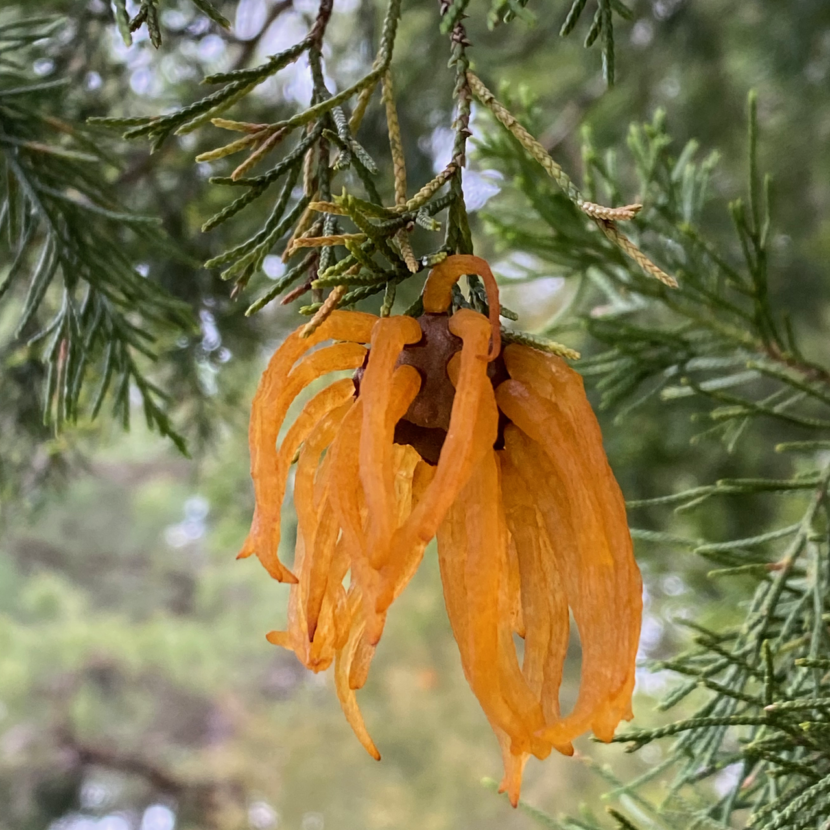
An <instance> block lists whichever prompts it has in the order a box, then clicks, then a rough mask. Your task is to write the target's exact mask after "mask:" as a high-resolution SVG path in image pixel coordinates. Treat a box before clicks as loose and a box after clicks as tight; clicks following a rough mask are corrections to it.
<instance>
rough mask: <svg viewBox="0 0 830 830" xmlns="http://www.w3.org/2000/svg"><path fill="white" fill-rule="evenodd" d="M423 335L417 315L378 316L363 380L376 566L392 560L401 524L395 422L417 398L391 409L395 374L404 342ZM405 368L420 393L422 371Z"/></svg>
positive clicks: (366, 482)
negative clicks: (394, 536)
mask: <svg viewBox="0 0 830 830" xmlns="http://www.w3.org/2000/svg"><path fill="white" fill-rule="evenodd" d="M421 337H422V333H421V327H420V326H419V325H418V321H417V320H415V319H414V318H412V317H401V316H398V317H386V318H382V319H380V320H378V321H377V323H376V324H375V327H374V329H373V330H372V342H371V347H370V349H369V363H368V365H367V366H366V371H365V373H364V375H363V378H362V380H361V399H362V400H363V426H362V430H361V433H360V481H361V484H362V485H363V492H364V493H365V495H366V508H367V509H368V511H369V516H370V517H371V520H370V522H369V529H368V538H367V543H368V551H369V562H370V564H371V566H372V567H373V568H374V569H375V570H378V569H379V568H380V567H381V565H383V564H384V563H385V562H386V560H387V559H388V557H389V545H390V543H391V541H392V534H393V532H394V531H395V528H396V524H395V516H396V513H395V479H394V471H393V469H392V446H393V441H394V432H395V424H396V423H397V421H398V420H399V419H400V418H401V417H402V416H403V415H404V413H405V412H406V410H407V409H408V408H409V404H410V403H411V402H412V400H411V399H410V400H407V401H406V402H405V403H406V405H405V406H404V407H403V410H400V407H399V406H398V407H396V410H397V411H396V412H394V413H392V412H390V401H391V397H392V384H391V378H392V373H393V372H394V371H395V364H396V362H397V360H398V357H399V355H400V353H401V350H402V349H403V347H404V346H405V345H408V344H412V343H417V342H418V341H419V340H420V339H421ZM401 368H403V367H401ZM406 368H407V369H408V373H407V375H406V377H408V378H410V387H411V386H412V384H414V393H415V394H417V391H418V389H419V388H420V385H421V381H420V375H419V374H418V372H417V370H416V369H414V368H413V367H411V366H409V367H406ZM412 397H413V398H414V394H413V396H412Z"/></svg>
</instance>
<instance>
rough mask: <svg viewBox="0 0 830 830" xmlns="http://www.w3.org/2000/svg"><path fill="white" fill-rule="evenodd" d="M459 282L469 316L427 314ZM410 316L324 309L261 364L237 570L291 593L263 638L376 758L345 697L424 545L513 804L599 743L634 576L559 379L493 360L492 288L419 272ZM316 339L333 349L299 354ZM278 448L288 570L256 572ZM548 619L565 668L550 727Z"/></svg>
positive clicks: (277, 498)
mask: <svg viewBox="0 0 830 830" xmlns="http://www.w3.org/2000/svg"><path fill="white" fill-rule="evenodd" d="M464 274H478V275H479V276H481V277H482V278H484V280H485V285H486V287H487V292H488V302H489V307H490V317H489V319H488V318H487V317H484V316H483V315H482V314H479V313H478V312H476V311H472V310H470V309H461V310H459V311H456V312H455V313H454V314H452V315H450V314H448V309H449V308H450V303H451V297H452V287H453V285H454V284H455V282H456V281H457V280H458V279H459V277H460V276H462V275H464ZM423 302H424V315H423V316H422V317H420V318H418V319H415V318H412V317H405V316H395V317H386V318H379V317H375V316H374V315H371V314H365V313H360V312H350V311H335V312H334V313H333V314H332V315H331V316H330V317H329V318H328V319H327V320H326V321H325V322H324V323H323V324H322V325H321V326H320V327H319V328H318V329H317V330H316V331H315V332H314V333H313V334H312V335H311V336H309V337H307V338H303V337H302V336H301V334H300V332H299V331H297V332H295V333H293V334H291V335H290V336H289V337H288V338H287V340H286V341H285V343H283V345H282V346H280V348H279V349H278V350H277V351H276V353H275V354H274V356H273V357H272V359H271V362H270V363H269V365H268V368H267V369H266V371H265V373H264V374H263V376H262V380H261V382H260V385H259V389H258V390H257V393H256V397H255V399H254V405H253V410H252V414H251V426H250V447H251V472H252V476H253V481H254V488H255V493H256V510H255V513H254V518H253V523H252V526H251V531H250V533H249V535H248V538H247V540H246V542H245V545H244V547H243V549H242V552H241V553H240V556H241V557H244V556H249V555H251V554H252V553H255V554H256V555H257V556H258V557H259V559H260V561H261V562H262V564H263V565H264V566H265V568H266V569H267V570H268V572H269V573H270V574H271V575H272V576H273V577H274V578H276V579H278V580H280V581H281V582H289V583H292V584H291V593H290V598H289V606H288V625H287V628H286V630H285V631H275V632H271V633H270V634H269V635H268V639H269V641H270V642H272V643H274V644H277V645H281V646H284V647H285V648H288V649H291V650H293V651H294V652H295V653H296V655H297V657H298V658H299V659H300V661H301V662H302V663H303V664H304V665H305V666H307V667H308V668H309V669H312V670H313V671H322V670H324V669H326V668H328V667H329V665H330V664H331V663H332V661H334V663H335V669H334V674H335V685H336V689H337V694H338V697H339V699H340V702H341V704H342V707H343V710H344V712H345V714H346V717H347V719H348V721H349V723H350V724H351V726H352V728H353V729H354V731H355V733H356V735H357V737H358V738H359V739H360V741H361V743H362V744H363V746H364V747H365V748H366V749H367V751H368V752H369V753H370V754H371V755H372V756H373V757H375V758H378V759H379V758H380V754H379V753H378V751H377V748H376V747H375V745H374V743H373V741H372V739H371V738H370V736H369V733H368V731H367V729H366V726H365V724H364V721H363V717H362V715H361V713H360V710H359V708H358V705H357V701H356V697H355V691H356V690H357V689H360V688H361V687H362V686H363V685H364V683H365V682H366V679H367V676H368V672H369V667H370V664H371V661H372V658H373V656H374V653H375V648H376V646H377V644H378V641H379V640H380V638H381V634H382V633H383V627H384V623H385V620H386V614H387V611H388V609H389V607H390V605H391V604H392V602H393V601H394V600H395V598H396V597H397V596H398V595H399V594H400V593H401V591H403V589H404V588H405V587H406V585H407V583H408V582H409V580H410V579H411V578H412V576H413V574H414V573H415V571H416V570H417V568H418V565H419V564H420V561H421V559H422V558H423V554H424V549H425V547H426V545H427V543H428V542H429V541H430V540H431V539H432V538H433V537H436V536H437V540H438V559H439V563H440V570H441V578H442V582H443V586H444V597H445V601H446V606H447V611H448V614H449V618H450V622H451V624H452V629H453V633H454V635H455V639H456V641H457V642H458V647H459V651H460V652H461V661H462V665H463V668H464V674H465V676H466V678H467V680H468V682H469V684H470V686H471V688H472V690H473V692H474V693H475V695H476V697H477V698H478V700H479V702H480V704H481V706H482V708H483V709H484V712H485V714H486V715H487V718H488V720H489V721H490V724H491V726H492V728H493V730H494V732H495V733H496V735H497V737H498V739H499V742H500V744H501V748H502V754H503V759H504V767H505V776H504V780H503V782H502V790H506V791H507V792H508V794H509V796H510V800H511V802H512V803H513V804H514V805H515V804H516V803H517V801H518V798H519V790H520V787H521V779H522V772H523V769H524V765H525V762H526V761H527V759H528V758H529V756H530V755H531V754H532V755H535V756H536V757H537V758H545V757H546V756H547V755H548V754H550V751H551V749H557V750H558V751H560V752H562V753H565V754H570V753H572V752H573V749H572V746H571V741H572V740H573V739H574V738H576V737H577V736H578V735H580V734H582V733H584V732H586V731H588V730H593V732H594V734H595V735H596V736H597V737H598V738H600V739H601V740H604V741H608V740H610V738H611V737H612V735H613V732H614V729H615V728H616V726H617V724H618V723H619V721H620V720H621V719H630V718H631V716H632V712H631V695H632V690H633V687H634V660H635V655H636V651H637V644H638V639H639V632H640V619H641V613H642V599H641V581H640V574H639V570H638V568H637V565H636V563H635V561H634V557H633V553H632V546H631V538H630V535H629V532H628V525H627V522H626V516H625V507H624V503H623V499H622V495H621V493H620V490H619V487H618V485H617V483H616V481H615V479H614V476H613V473H612V472H611V469H610V468H609V466H608V462H607V460H606V457H605V453H604V451H603V447H602V436H601V434H600V430H599V426H598V424H597V421H596V418H595V417H594V414H593V412H592V410H591V408H590V405H589V404H588V401H587V399H586V397H585V392H584V390H583V387H582V380H581V378H580V376H579V375H578V374H577V373H576V372H574V371H573V370H572V369H570V368H569V367H568V366H567V365H566V364H565V363H564V362H563V361H562V360H561V359H560V358H558V357H554V356H551V355H547V354H543V353H541V352H538V351H536V350H534V349H531V348H527V347H525V346H519V345H515V344H511V345H508V346H507V347H506V348H505V349H504V350H503V351H502V350H501V348H500V337H499V325H498V314H499V303H498V291H497V288H496V284H495V280H494V279H493V276H492V273H491V272H490V269H489V267H488V266H487V263H486V262H484V260H482V259H479V258H478V257H474V256H460V255H459V256H450V257H448V258H447V259H446V260H444V262H442V263H441V264H440V265H438V266H436V267H435V268H434V269H433V270H432V272H431V274H430V276H429V278H428V280H427V283H426V286H425V289H424V295H423ZM326 340H334V341H339V342H336V343H335V344H334V345H330V346H327V347H325V348H321V349H318V350H315V351H311V350H312V348H313V347H315V346H317V345H318V344H320V343H322V342H324V341H326ZM365 344H369V345H368V348H367V346H366V345H365ZM298 361H299V362H298ZM343 370H351V371H354V372H355V375H354V377H353V378H346V379H343V380H336V381H334V382H333V383H331V384H330V385H328V386H326V387H325V388H323V389H322V390H321V391H319V392H317V394H315V395H314V396H313V397H312V398H311V399H310V400H309V401H308V402H307V403H306V405H305V407H304V408H303V410H302V411H301V413H300V415H299V416H298V417H297V418H296V420H295V421H294V423H293V424H292V425H291V427H290V429H288V431H287V432H286V433H285V437H284V438H283V439H282V442H278V438H279V434H280V431H281V428H282V425H283V422H284V420H285V418H286V414H287V411H288V409H289V406H290V404H291V403H292V401H293V400H294V399H295V398H296V397H297V395H298V394H299V393H300V392H301V391H302V390H303V389H304V388H305V387H307V386H308V385H309V384H311V383H313V382H314V381H316V380H317V379H318V378H320V377H321V376H323V375H325V374H327V373H330V372H338V371H343ZM298 452H299V457H298V460H297V469H296V475H295V480H294V504H295V507H296V512H297V520H298V527H297V543H296V548H295V552H294V565H293V571H290V570H288V568H286V567H285V565H283V564H282V563H281V562H280V560H279V558H278V549H279V542H280V511H281V507H282V502H283V498H284V495H285V489H286V483H287V480H288V473H289V468H290V466H291V465H292V463H293V460H294V458H295V456H297V453H298ZM348 573H350V579H349V581H348V588H346V587H344V580H345V579H346V576H347V574H348ZM569 609H570V611H572V612H573V616H574V619H575V621H576V625H577V627H578V629H579V634H580V639H581V644H582V673H581V683H580V689H579V696H578V699H577V702H576V704H575V706H574V708H573V710H572V711H571V712H570V713H569V714H568V715H565V716H563V715H562V714H561V713H560V709H559V686H560V683H561V680H562V670H563V664H564V660H565V655H566V651H567V648H568V639H569ZM514 634H517V635H518V636H519V637H521V638H523V639H524V648H523V656H522V659H521V661H520V660H519V657H518V654H517V651H516V647H515V645H514Z"/></svg>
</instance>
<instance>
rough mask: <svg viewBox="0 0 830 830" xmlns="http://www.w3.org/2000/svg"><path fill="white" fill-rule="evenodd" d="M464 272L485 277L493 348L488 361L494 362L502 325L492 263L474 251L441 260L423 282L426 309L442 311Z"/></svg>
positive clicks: (499, 344)
mask: <svg viewBox="0 0 830 830" xmlns="http://www.w3.org/2000/svg"><path fill="white" fill-rule="evenodd" d="M465 274H477V275H478V276H479V277H481V278H482V280H484V288H485V290H486V291H487V305H488V306H489V308H490V318H489V319H490V327H491V329H492V335H491V339H490V351H489V353H488V355H487V360H488V361H493V360H495V359H496V358H497V357H498V356H499V352H500V351H501V324H500V323H499V310H500V308H501V306H500V304H499V287H498V285H497V284H496V278H495V277H494V276H493V272H492V271H491V270H490V266H489V265H488V264H487V262H486V261H485V260H483V259H482V258H481V257H477V256H473V255H472V254H453V255H452V256H448V257H447V258H446V259H445V260H443V261H442V262H439V263H438V264H437V265H436V266H435V267H434V268H433V269H432V270H431V271H430V272H429V276H428V277H427V281H426V283H425V285H424V294H423V302H424V311H426V312H427V313H428V314H443V313H444V312H445V311H446V310H447V309H448V308H449V307H450V303H451V302H452V287H453V286H454V285H455V284H456V283H457V282H458V280H459V279H460V278H461V277H462V276H464V275H465Z"/></svg>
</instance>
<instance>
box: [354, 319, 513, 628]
mask: <svg viewBox="0 0 830 830" xmlns="http://www.w3.org/2000/svg"><path fill="white" fill-rule="evenodd" d="M450 331H451V332H452V333H453V334H455V335H456V336H457V337H460V338H461V340H462V347H461V352H460V353H459V356H458V357H457V360H459V361H460V363H459V366H460V368H459V371H458V380H457V388H456V394H455V401H454V404H453V409H452V415H451V416H450V425H449V429H448V431H447V436H446V438H445V440H444V445H443V446H442V448H441V454H440V456H439V459H438V465H437V467H436V471H435V476H434V478H433V479H432V481H431V482H430V484H429V485H428V486H427V488H426V490H425V491H424V494H423V496H422V497H421V500H420V501H419V502H418V504H417V505H416V506H415V508H414V509H413V510H412V513H411V514H410V515H409V517H408V518H407V519H406V521H405V522H404V523H403V525H402V526H401V527H400V528H398V530H397V531H396V533H395V535H394V537H393V540H392V549H393V550H394V551H395V558H394V560H390V561H389V562H388V563H387V564H386V565H385V566H384V567H383V568H382V569H381V576H382V582H381V591H380V594H379V596H378V601H377V611H378V613H379V614H384V612H385V611H386V610H387V609H388V608H389V606H390V605H391V604H392V602H393V601H394V599H395V597H397V596H398V594H400V592H401V591H402V590H403V589H404V587H405V586H406V583H407V582H408V579H409V578H411V575H412V574H413V573H414V572H415V570H416V569H417V567H418V564H419V563H420V561H421V557H422V556H423V552H424V547H425V546H426V544H427V542H429V540H430V539H432V538H433V536H435V534H436V532H437V531H438V527H439V525H440V524H441V521H442V520H443V517H444V515H445V514H446V512H447V510H448V509H449V506H450V505H451V504H452V502H453V501H454V500H455V497H456V496H457V494H458V492H459V490H460V489H461V488H462V487H463V486H464V483H465V481H466V480H467V478H468V477H469V475H470V471H471V469H472V467H473V465H474V463H475V461H476V460H477V459H476V457H475V454H474V450H475V448H476V447H479V448H481V449H486V448H488V447H492V446H493V443H494V441H495V440H496V434H497V431H498V412H497V411H496V407H495V401H494V399H493V392H492V389H493V387H492V386H491V385H490V383H489V381H488V379H487V364H486V362H485V361H484V360H483V359H482V358H484V357H485V356H486V354H487V343H488V340H489V337H490V326H489V325H488V322H487V319H486V318H485V317H483V316H482V315H481V314H478V313H477V312H475V311H470V310H469V309H461V310H460V311H458V312H457V313H456V314H454V315H453V316H452V317H451V318H450ZM471 424H473V428H472V429H471V428H470V425H471ZM381 631H382V624H380V625H379V628H378V629H375V630H369V631H367V635H368V636H370V638H375V637H376V638H377V639H379V638H380V632H381ZM377 639H375V640H374V641H375V642H377Z"/></svg>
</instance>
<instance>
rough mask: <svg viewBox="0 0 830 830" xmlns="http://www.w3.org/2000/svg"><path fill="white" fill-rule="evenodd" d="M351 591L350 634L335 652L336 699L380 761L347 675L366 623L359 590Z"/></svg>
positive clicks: (354, 727)
mask: <svg viewBox="0 0 830 830" xmlns="http://www.w3.org/2000/svg"><path fill="white" fill-rule="evenodd" d="M353 589H354V592H353V593H352V596H351V597H350V602H349V613H350V619H351V633H350V634H349V639H348V641H347V643H346V645H345V646H344V647H343V648H342V649H340V650H339V651H338V652H337V656H336V657H335V661H334V686H335V689H336V690H337V697H338V699H339V700H340V705H341V707H342V708H343V713H344V714H345V715H346V720H347V721H348V722H349V725H350V726H351V727H352V730H353V731H354V733H355V735H357V739H358V740H359V741H360V743H361V744H362V745H363V748H364V749H365V750H366V751H367V752H368V753H369V754H370V755H371V756H372V757H373V758H374V759H375V760H376V761H380V752H378V748H377V747H376V746H375V742H374V741H373V740H372V738H371V736H370V735H369V730H368V729H366V723H365V721H364V720H363V715H362V714H361V712H360V707H359V706H358V705H357V698H356V696H355V693H354V689H352V688H351V687H350V686H349V674H350V671H351V668H352V663H353V661H354V657H355V653H356V651H357V648H358V646H359V644H360V642H361V640H362V638H363V631H364V628H365V626H366V622H365V620H364V619H363V618H362V616H361V614H360V605H361V600H360V595H359V593H360V592H359V589H358V588H357V587H356V586H353Z"/></svg>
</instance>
